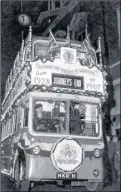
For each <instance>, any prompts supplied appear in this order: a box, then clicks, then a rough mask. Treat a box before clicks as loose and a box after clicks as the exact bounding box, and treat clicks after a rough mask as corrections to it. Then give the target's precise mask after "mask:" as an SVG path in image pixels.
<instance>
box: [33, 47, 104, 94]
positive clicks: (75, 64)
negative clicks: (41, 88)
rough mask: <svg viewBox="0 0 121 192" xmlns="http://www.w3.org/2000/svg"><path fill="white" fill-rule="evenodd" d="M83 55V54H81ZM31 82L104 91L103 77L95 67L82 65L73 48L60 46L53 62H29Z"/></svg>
mask: <svg viewBox="0 0 121 192" xmlns="http://www.w3.org/2000/svg"><path fill="white" fill-rule="evenodd" d="M82 57H83V55H82ZM31 84H32V85H46V86H53V87H61V88H71V89H80V90H84V91H86V90H88V91H95V92H100V93H102V94H103V93H104V78H103V74H102V72H101V71H100V70H99V69H97V67H95V66H94V67H92V68H88V67H87V66H82V65H81V64H80V62H79V61H78V59H77V51H76V49H73V48H67V47H61V49H60V54H59V56H58V57H56V58H55V59H54V61H53V62H51V61H46V63H43V62H42V61H41V59H39V58H38V59H37V60H35V61H33V62H31Z"/></svg>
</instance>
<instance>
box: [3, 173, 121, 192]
mask: <svg viewBox="0 0 121 192" xmlns="http://www.w3.org/2000/svg"><path fill="white" fill-rule="evenodd" d="M1 191H2V192H3V191H4V192H5V191H10V192H15V191H16V189H15V186H14V184H13V183H12V182H11V181H10V180H9V179H8V178H6V177H5V176H3V175H1ZM31 191H40V192H44V191H46V192H50V191H51V192H52V191H53V192H58V191H65V190H64V188H61V187H56V188H55V187H52V186H49V185H48V186H46V189H45V187H44V186H43V188H41V190H40V189H39V187H36V188H34V189H33V190H31ZM66 191H70V192H71V191H72V192H80V191H83V192H86V189H85V188H84V187H81V188H75V187H74V188H72V189H67V188H66ZM102 191H105V192H107V191H120V183H119V182H117V184H113V185H112V186H106V187H105V188H104V189H103V190H102Z"/></svg>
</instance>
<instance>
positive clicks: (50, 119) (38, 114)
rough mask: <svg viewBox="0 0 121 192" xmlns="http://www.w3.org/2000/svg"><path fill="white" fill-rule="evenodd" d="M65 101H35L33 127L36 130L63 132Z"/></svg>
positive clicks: (64, 128)
mask: <svg viewBox="0 0 121 192" xmlns="http://www.w3.org/2000/svg"><path fill="white" fill-rule="evenodd" d="M65 125H66V102H59V101H58V102H55V101H50V102H49V101H36V102H35V103H34V119H33V128H34V130H35V131H37V132H52V133H63V132H65V131H66V127H65Z"/></svg>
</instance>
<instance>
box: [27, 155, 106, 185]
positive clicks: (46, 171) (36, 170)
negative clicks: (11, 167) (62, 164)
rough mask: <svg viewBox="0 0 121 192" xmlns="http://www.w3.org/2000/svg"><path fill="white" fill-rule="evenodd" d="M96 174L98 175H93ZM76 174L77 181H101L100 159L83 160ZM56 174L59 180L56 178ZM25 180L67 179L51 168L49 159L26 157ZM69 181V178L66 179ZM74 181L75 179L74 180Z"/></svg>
mask: <svg viewBox="0 0 121 192" xmlns="http://www.w3.org/2000/svg"><path fill="white" fill-rule="evenodd" d="M95 171H96V172H98V175H95V174H94V173H95ZM74 173H76V175H77V177H76V179H77V180H94V181H95V182H96V180H98V181H102V180H103V160H102V158H101V157H100V158H94V157H92V159H90V158H88V157H87V158H85V159H84V160H83V162H82V164H81V166H80V168H79V169H78V171H76V172H74ZM57 174H59V175H60V178H57ZM25 177H26V179H27V180H31V181H40V180H57V179H61V180H64V179H67V178H66V174H65V173H64V172H61V171H58V170H56V168H55V167H54V166H53V164H52V161H51V158H49V157H42V156H39V155H30V154H27V155H26V173H25ZM68 179H70V180H71V178H68ZM74 179H75V178H74Z"/></svg>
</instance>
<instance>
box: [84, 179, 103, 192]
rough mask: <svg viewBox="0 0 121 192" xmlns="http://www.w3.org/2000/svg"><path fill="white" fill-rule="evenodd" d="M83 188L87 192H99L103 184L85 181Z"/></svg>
mask: <svg viewBox="0 0 121 192" xmlns="http://www.w3.org/2000/svg"><path fill="white" fill-rule="evenodd" d="M85 187H86V189H87V190H88V191H97V192H99V191H101V190H102V188H103V183H102V182H100V183H91V182H89V181H86V182H85Z"/></svg>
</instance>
